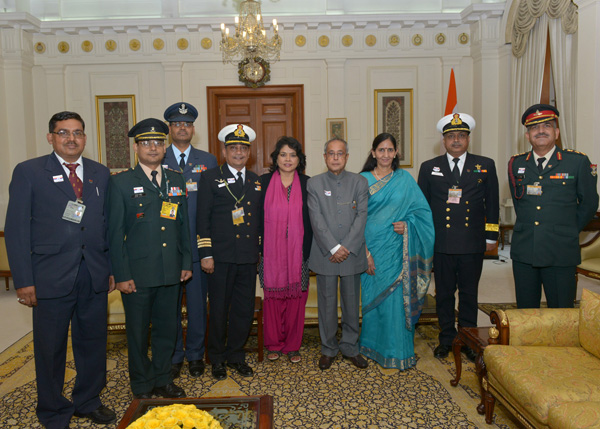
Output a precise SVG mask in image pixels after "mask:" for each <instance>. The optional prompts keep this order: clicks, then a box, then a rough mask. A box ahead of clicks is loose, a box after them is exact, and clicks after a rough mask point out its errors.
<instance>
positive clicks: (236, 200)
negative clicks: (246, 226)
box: [219, 164, 246, 209]
mask: <svg viewBox="0 0 600 429" xmlns="http://www.w3.org/2000/svg"><path fill="white" fill-rule="evenodd" d="M219 170H221V178H222V179H223V180H224V181H225V187H226V188H227V191H228V192H229V195H231V196H232V197H233V199H234V200H235V208H236V209H237V206H238V204H239V203H241V202H242V200H243V199H244V197H245V196H246V193H244V195H242V196H241V197H240V198H236V196H235V195H233V192H231V189H229V183H227V179H225V178H224V177H223V164H221V166H220V167H219Z"/></svg>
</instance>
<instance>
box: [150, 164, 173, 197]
mask: <svg viewBox="0 0 600 429" xmlns="http://www.w3.org/2000/svg"><path fill="white" fill-rule="evenodd" d="M160 168H161V171H162V177H163V180H164V181H165V183H166V188H165V189H166V190H167V192H169V178H168V177H167V172H166V171H165V169H164V168H162V167H160ZM150 183H152V181H150ZM152 186H154V187H155V188H156V189H157V190H158V196H159V197H160V199H161V200H163V201H167V200H168V201H171V199H170V198H165V194H163V192H162V189H160V188H159V187H158V186H156V185H155V184H154V183H152Z"/></svg>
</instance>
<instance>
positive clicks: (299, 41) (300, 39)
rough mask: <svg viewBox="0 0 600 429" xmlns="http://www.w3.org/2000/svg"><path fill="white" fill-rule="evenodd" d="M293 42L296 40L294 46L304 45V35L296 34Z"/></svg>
mask: <svg viewBox="0 0 600 429" xmlns="http://www.w3.org/2000/svg"><path fill="white" fill-rule="evenodd" d="M295 42H296V46H298V47H300V48H301V47H302V46H304V45H306V37H304V36H302V35H299V36H296V40H295Z"/></svg>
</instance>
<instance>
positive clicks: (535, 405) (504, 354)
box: [484, 345, 600, 424]
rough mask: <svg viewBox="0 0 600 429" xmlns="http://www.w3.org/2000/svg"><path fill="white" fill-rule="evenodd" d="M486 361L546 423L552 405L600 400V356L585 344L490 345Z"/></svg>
mask: <svg viewBox="0 0 600 429" xmlns="http://www.w3.org/2000/svg"><path fill="white" fill-rule="evenodd" d="M484 361H485V365H486V368H487V372H488V374H493V375H494V377H495V379H496V381H497V382H498V383H499V384H500V385H501V386H502V387H503V388H504V390H507V391H510V393H511V396H512V397H513V398H514V399H515V400H516V402H518V403H519V404H520V405H521V406H522V407H523V408H525V409H526V410H527V411H528V413H529V414H530V415H532V416H534V417H535V419H537V420H539V421H540V422H542V423H543V424H547V421H548V412H549V410H550V409H551V408H552V407H555V406H557V405H560V404H562V403H565V402H583V401H600V359H598V358H596V357H595V356H593V355H592V354H590V353H588V352H587V351H585V350H584V349H583V348H581V347H556V346H552V347H547V346H502V345H489V346H488V347H486V349H485V351H484Z"/></svg>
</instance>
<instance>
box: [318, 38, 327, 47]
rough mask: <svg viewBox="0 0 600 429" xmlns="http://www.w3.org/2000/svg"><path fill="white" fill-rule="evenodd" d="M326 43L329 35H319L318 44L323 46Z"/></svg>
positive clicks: (325, 45)
mask: <svg viewBox="0 0 600 429" xmlns="http://www.w3.org/2000/svg"><path fill="white" fill-rule="evenodd" d="M327 45H329V37H327V36H325V35H323V36H321V37H319V46H320V47H322V48H325V47H327Z"/></svg>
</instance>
